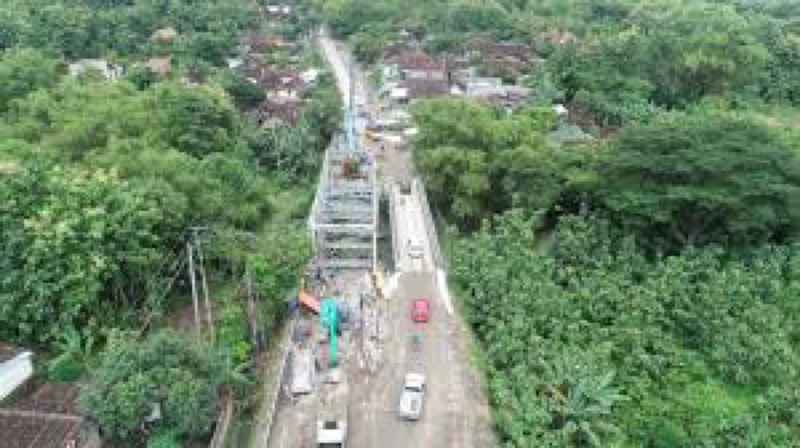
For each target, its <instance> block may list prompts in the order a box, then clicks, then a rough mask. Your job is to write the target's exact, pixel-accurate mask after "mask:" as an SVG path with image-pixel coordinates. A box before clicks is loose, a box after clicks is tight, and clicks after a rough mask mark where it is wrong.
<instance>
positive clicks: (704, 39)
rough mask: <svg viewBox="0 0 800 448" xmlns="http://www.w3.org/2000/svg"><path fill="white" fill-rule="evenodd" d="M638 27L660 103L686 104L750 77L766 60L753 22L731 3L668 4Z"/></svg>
mask: <svg viewBox="0 0 800 448" xmlns="http://www.w3.org/2000/svg"><path fill="white" fill-rule="evenodd" d="M643 28H644V30H643V31H645V32H646V33H647V35H648V42H646V43H645V45H647V46H648V47H649V48H648V50H647V52H648V54H649V55H650V61H651V64H650V65H649V66H648V72H649V73H648V75H649V77H650V79H652V80H653V82H654V83H655V84H656V85H657V86H658V91H657V92H656V97H657V101H658V102H659V103H664V104H667V105H675V104H685V103H687V102H691V101H694V100H697V99H699V98H701V97H703V96H704V95H709V94H712V95H723V94H725V93H726V92H727V91H728V90H731V89H736V88H740V87H742V86H745V85H748V84H752V83H755V82H756V81H757V79H758V77H759V75H760V74H761V72H762V70H763V68H764V65H765V63H766V60H767V51H766V48H765V47H764V45H762V44H761V43H759V42H757V41H756V39H755V35H754V30H753V27H752V26H751V25H750V23H748V21H747V20H746V19H745V18H744V17H742V16H741V15H740V14H739V13H737V12H736V10H735V9H734V8H733V6H730V5H719V4H711V3H704V2H702V3H691V4H688V5H679V6H676V7H671V8H669V9H668V12H667V14H666V15H665V16H664V17H663V18H658V19H656V20H654V21H653V23H652V24H651V23H648V22H645V23H644V24H643Z"/></svg>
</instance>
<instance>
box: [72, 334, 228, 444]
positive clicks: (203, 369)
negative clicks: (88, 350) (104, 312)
mask: <svg viewBox="0 0 800 448" xmlns="http://www.w3.org/2000/svg"><path fill="white" fill-rule="evenodd" d="M225 381H226V372H225V369H224V364H223V363H222V361H221V358H220V357H219V355H218V354H217V352H216V351H215V350H214V349H213V348H212V347H209V346H207V345H206V344H203V343H200V342H197V341H196V340H193V339H190V338H188V337H186V336H182V335H179V334H177V333H173V332H170V331H161V332H158V333H155V334H152V335H149V336H148V337H147V338H145V339H144V340H137V339H136V338H135V337H134V336H133V335H131V334H123V333H120V334H117V335H115V336H113V337H112V338H111V340H110V341H109V343H108V345H107V346H106V349H105V350H104V351H103V353H102V355H101V359H100V364H99V365H98V366H97V368H96V369H93V371H92V374H91V377H90V379H89V382H88V383H87V384H86V385H84V386H82V387H81V389H80V395H79V401H80V406H81V409H82V411H83V412H84V414H85V415H86V416H87V417H89V418H90V419H92V420H93V421H95V422H96V423H97V424H98V426H99V427H100V430H101V431H102V433H103V435H104V436H105V437H107V438H109V439H110V440H113V441H115V443H117V444H127V445H135V444H137V442H138V443H141V442H143V441H146V440H147V439H148V438H149V437H150V435H151V434H152V433H156V434H159V433H162V432H163V431H165V430H166V431H169V430H172V431H174V432H175V433H176V434H177V435H178V436H179V437H192V436H201V435H204V434H207V433H208V432H209V431H210V430H211V428H212V427H213V425H214V421H215V417H216V401H217V395H218V392H219V388H220V387H221V386H222V385H223V384H225ZM154 408H158V409H159V411H160V414H161V417H160V418H159V419H157V420H156V421H154V422H149V421H148V420H147V419H148V416H150V415H151V413H152V412H153V410H154Z"/></svg>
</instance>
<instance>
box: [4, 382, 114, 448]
mask: <svg viewBox="0 0 800 448" xmlns="http://www.w3.org/2000/svg"><path fill="white" fill-rule="evenodd" d="M0 384H2V382H0ZM77 395H78V388H77V386H76V385H74V384H64V383H59V384H56V383H45V384H30V385H27V386H26V387H24V388H23V389H21V390H19V392H18V393H15V394H14V396H13V397H12V399H11V400H8V401H6V402H4V403H3V407H2V409H0V411H2V412H0V435H2V437H3V439H2V440H3V442H5V443H4V444H3V446H10V447H48V448H100V447H101V446H102V441H101V440H100V434H99V432H98V430H97V428H96V427H95V426H94V425H93V424H92V423H91V422H88V421H87V420H86V419H84V418H83V416H81V415H80V414H79V413H78V405H77Z"/></svg>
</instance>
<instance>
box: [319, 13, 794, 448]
mask: <svg viewBox="0 0 800 448" xmlns="http://www.w3.org/2000/svg"><path fill="white" fill-rule="evenodd" d="M316 4H317V6H318V8H317V13H318V14H320V16H321V17H324V18H325V19H326V20H327V21H328V22H329V23H330V25H331V28H332V30H333V31H334V32H335V33H337V34H338V35H339V36H341V37H344V38H346V39H348V40H349V41H350V43H351V45H352V46H353V47H354V50H355V52H356V54H357V55H358V56H359V57H360V58H361V59H362V60H363V61H364V62H367V63H371V64H381V62H382V57H383V56H382V55H383V53H384V48H385V47H386V46H387V45H388V44H392V43H394V42H398V41H402V42H405V43H406V44H408V45H411V46H412V47H414V48H417V49H423V50H424V51H426V52H427V53H429V54H433V55H436V54H441V55H449V56H454V55H455V56H458V55H460V54H462V53H463V52H464V51H465V48H464V46H465V45H466V44H467V43H468V42H469V41H470V38H472V37H474V36H476V35H481V36H483V37H486V36H489V37H490V38H491V39H492V40H493V41H495V42H516V43H522V44H525V45H529V46H532V47H533V48H534V49H535V51H536V53H537V54H538V56H539V58H538V59H536V60H535V61H534V62H533V63H531V64H530V65H529V66H527V67H526V68H525V70H524V71H523V73H521V74H520V75H519V76H517V77H515V79H514V80H513V81H514V82H515V83H517V84H522V85H526V86H528V87H530V88H531V91H532V94H531V96H530V100H529V102H528V105H527V106H526V107H522V108H519V109H517V110H514V111H513V112H512V111H508V110H502V109H498V108H495V107H492V106H490V105H486V104H482V103H480V102H476V101H473V100H469V99H465V98H464V97H441V98H436V99H432V100H424V101H419V102H416V103H415V104H412V106H411V111H412V112H413V115H414V117H415V122H416V124H417V126H419V134H418V135H417V137H416V140H415V158H416V162H417V168H418V170H419V171H420V173H421V174H422V176H423V178H424V180H425V182H426V186H427V188H428V196H429V198H430V200H431V203H432V205H433V207H434V208H435V211H436V213H437V215H438V216H439V218H440V220H441V221H442V222H443V223H445V224H446V225H447V226H448V227H449V229H450V230H449V231H450V233H451V234H450V235H449V237H448V238H447V240H448V241H449V242H450V244H449V246H451V247H450V248H449V249H450V250H449V257H450V265H449V266H450V268H451V270H452V273H451V274H452V276H453V279H454V281H455V282H456V284H457V290H458V291H460V292H461V294H460V295H461V297H460V298H461V300H462V302H463V303H464V304H465V306H466V307H467V310H466V315H467V316H468V319H469V324H470V325H471V327H472V329H473V331H474V333H475V335H476V337H477V339H478V341H479V345H480V346H481V348H482V350H483V352H484V355H485V356H484V357H483V358H484V359H485V364H486V365H485V366H484V370H485V371H486V375H487V384H488V394H489V398H490V402H491V405H492V408H493V410H494V421H495V427H496V430H497V432H498V434H499V435H500V438H501V442H502V444H503V446H507V447H533V446H537V447H538V446H553V447H563V446H571V447H588V446H617V447H639V446H646V447H665V448H666V447H698V446H703V447H791V446H796V444H797V440H799V439H800V420H798V417H797V412H796V410H795V408H796V403H797V384H798V379H800V377H798V371H797V361H798V356H800V347H798V343H797V334H796V330H795V329H796V328H797V326H798V322H797V316H798V312H797V307H798V298H797V297H798V294H797V291H798V283H797V277H798V273H797V272H796V270H797V266H798V254H800V252H798V246H797V244H798V238H797V237H798V224H797V223H798V218H799V217H800V216H798V213H800V207H798V205H799V203H798V201H797V197H798V192H800V191H799V189H800V159H798V151H800V140H798V133H797V129H796V125H797V123H796V119H794V120H793V119H792V118H791V117H795V116H796V113H797V107H798V106H800V102H798V92H800V90H798V87H799V86H800V85H799V84H797V80H800V66H798V64H797V60H798V59H797V57H796V56H797V55H796V52H797V48H798V46H797V43H798V42H800V29H799V28H798V27H797V24H798V17H800V10H798V9H797V5H796V4H795V2H791V1H781V0H775V1H760V2H750V1H735V0H728V1H716V2H712V1H681V0H665V1H658V2H655V3H654V2H640V1H636V0H602V1H566V2H565V1H536V2H533V1H505V0H495V1H471V0H454V1H446V2H435V3H432V2H408V1H402V2H401V1H393V0H384V1H381V2H366V1H361V0H331V1H325V2H316ZM556 104H561V105H564V106H566V109H567V110H568V111H569V114H568V115H564V114H556V113H554V107H553V106H554V105H556ZM564 126H571V127H577V128H580V129H581V130H582V131H584V132H585V133H587V134H588V135H590V136H591V137H592V138H590V139H583V140H581V141H579V142H574V141H573V142H568V143H564V141H563V140H560V139H558V138H556V134H557V132H555V131H556V130H557V129H559V128H561V127H564ZM545 240H546V241H548V244H542V241H545Z"/></svg>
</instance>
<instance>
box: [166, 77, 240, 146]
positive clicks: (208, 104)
mask: <svg viewBox="0 0 800 448" xmlns="http://www.w3.org/2000/svg"><path fill="white" fill-rule="evenodd" d="M152 100H153V101H154V102H155V104H154V109H156V117H157V119H158V120H159V121H160V123H162V125H161V129H162V136H163V138H164V139H165V141H166V142H167V143H168V144H169V145H171V146H173V147H174V148H176V149H179V150H181V151H183V152H185V153H187V154H191V155H193V156H195V157H198V158H202V157H204V156H206V155H208V154H211V153H213V152H225V151H230V150H232V149H233V148H234V145H235V141H236V138H237V137H238V133H239V129H238V123H237V120H236V109H235V108H234V107H233V106H232V105H231V104H230V101H229V100H228V98H227V97H226V96H225V94H224V93H223V92H219V91H217V90H215V89H213V88H209V87H188V86H181V85H177V84H163V85H159V86H158V87H157V88H156V89H155V90H154V92H153V97H152Z"/></svg>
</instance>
